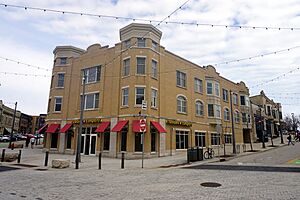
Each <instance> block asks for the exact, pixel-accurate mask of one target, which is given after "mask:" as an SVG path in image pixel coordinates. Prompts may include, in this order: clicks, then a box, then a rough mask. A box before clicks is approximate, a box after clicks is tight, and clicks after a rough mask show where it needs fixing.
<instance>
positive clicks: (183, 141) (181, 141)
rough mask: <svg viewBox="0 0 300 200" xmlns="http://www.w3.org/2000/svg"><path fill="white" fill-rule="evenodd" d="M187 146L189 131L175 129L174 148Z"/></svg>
mask: <svg viewBox="0 0 300 200" xmlns="http://www.w3.org/2000/svg"><path fill="white" fill-rule="evenodd" d="M188 146H189V132H188V131H180V130H176V149H187V148H188Z"/></svg>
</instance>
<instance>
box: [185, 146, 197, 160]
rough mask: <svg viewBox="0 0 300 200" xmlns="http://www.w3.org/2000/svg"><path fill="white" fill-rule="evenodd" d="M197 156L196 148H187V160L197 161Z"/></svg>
mask: <svg viewBox="0 0 300 200" xmlns="http://www.w3.org/2000/svg"><path fill="white" fill-rule="evenodd" d="M197 158H198V156H197V149H194V148H192V149H187V160H188V162H195V161H197V160H198V159H197Z"/></svg>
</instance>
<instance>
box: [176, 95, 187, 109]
mask: <svg viewBox="0 0 300 200" xmlns="http://www.w3.org/2000/svg"><path fill="white" fill-rule="evenodd" d="M186 106H187V102H186V98H185V97H184V96H178V97H177V112H178V113H186V112H187V108H186Z"/></svg>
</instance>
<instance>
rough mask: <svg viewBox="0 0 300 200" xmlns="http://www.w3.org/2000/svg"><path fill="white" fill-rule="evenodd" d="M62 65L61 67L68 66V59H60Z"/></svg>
mask: <svg viewBox="0 0 300 200" xmlns="http://www.w3.org/2000/svg"><path fill="white" fill-rule="evenodd" d="M60 64H61V65H65V64H67V57H62V58H60Z"/></svg>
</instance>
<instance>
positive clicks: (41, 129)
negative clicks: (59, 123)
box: [37, 124, 48, 134]
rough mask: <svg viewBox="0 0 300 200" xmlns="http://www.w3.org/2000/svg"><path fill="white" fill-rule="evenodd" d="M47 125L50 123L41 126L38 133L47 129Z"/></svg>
mask: <svg viewBox="0 0 300 200" xmlns="http://www.w3.org/2000/svg"><path fill="white" fill-rule="evenodd" d="M47 127H48V124H45V125H44V126H43V127H42V128H40V129H39V130H38V131H37V133H38V134H41V133H43V132H44V131H45V130H46V128H47Z"/></svg>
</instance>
